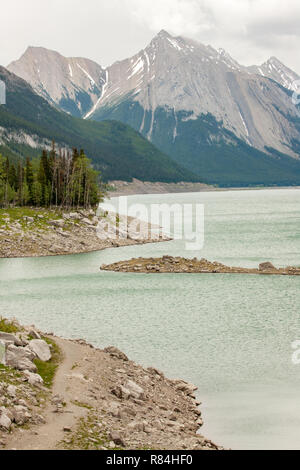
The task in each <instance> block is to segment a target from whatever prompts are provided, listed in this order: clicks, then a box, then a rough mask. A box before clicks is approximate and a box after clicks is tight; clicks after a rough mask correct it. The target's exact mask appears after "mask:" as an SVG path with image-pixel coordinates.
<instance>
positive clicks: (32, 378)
mask: <svg viewBox="0 0 300 470" xmlns="http://www.w3.org/2000/svg"><path fill="white" fill-rule="evenodd" d="M24 376H25V377H26V379H27V381H28V383H30V385H33V386H37V385H42V384H43V383H44V381H43V379H42V377H41V376H40V375H39V374H34V373H33V372H29V370H25V371H24Z"/></svg>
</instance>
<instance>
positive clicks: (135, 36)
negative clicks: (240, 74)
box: [0, 0, 300, 74]
mask: <svg viewBox="0 0 300 470" xmlns="http://www.w3.org/2000/svg"><path fill="white" fill-rule="evenodd" d="M0 18H1V27H0V44H1V46H2V47H1V52H0V64H2V65H4V66H6V65H8V63H10V62H11V61H12V60H15V59H17V58H19V57H20V55H21V54H22V53H23V52H24V51H25V49H26V48H27V46H29V45H31V46H44V47H47V48H49V49H54V50H57V51H58V52H60V53H62V54H63V55H66V56H82V57H87V58H90V59H93V60H95V61H96V62H98V63H100V64H101V65H103V66H106V65H109V64H111V63H112V62H114V61H116V60H120V59H124V58H125V57H129V56H131V55H133V54H135V53H136V52H138V51H139V50H140V49H142V48H144V47H145V46H146V45H147V44H148V43H149V42H150V40H151V39H152V37H153V36H154V35H155V34H156V33H158V32H159V31H160V30H161V29H166V30H167V31H168V32H169V33H171V34H174V35H184V36H186V37H190V38H193V39H196V40H198V41H200V42H202V43H204V44H211V45H212V46H214V47H216V48H219V47H223V48H224V49H226V50H227V51H228V52H229V53H230V54H231V55H232V56H233V57H234V58H235V59H237V60H238V61H239V62H241V63H242V64H245V65H250V64H254V63H255V64H260V63H262V62H264V61H265V60H267V59H268V58H269V57H270V56H273V55H274V56H276V57H278V59H280V60H281V61H283V62H284V63H285V64H286V65H288V66H289V67H291V68H292V69H294V70H295V71H296V72H298V73H299V74H300V1H299V0H284V1H283V0H84V1H83V0H6V1H3V0H2V1H1V9H0Z"/></svg>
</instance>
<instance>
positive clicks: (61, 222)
mask: <svg viewBox="0 0 300 470" xmlns="http://www.w3.org/2000/svg"><path fill="white" fill-rule="evenodd" d="M48 224H49V225H52V226H53V227H63V226H64V225H65V221H64V219H58V220H49V222H48Z"/></svg>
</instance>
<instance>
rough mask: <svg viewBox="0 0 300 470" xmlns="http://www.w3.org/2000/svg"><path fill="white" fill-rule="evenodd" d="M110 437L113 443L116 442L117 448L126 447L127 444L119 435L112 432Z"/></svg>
mask: <svg viewBox="0 0 300 470" xmlns="http://www.w3.org/2000/svg"><path fill="white" fill-rule="evenodd" d="M109 437H110V439H111V440H112V442H114V443H115V444H116V445H117V446H121V447H126V444H125V442H124V441H123V439H122V437H121V436H120V435H119V434H118V433H116V432H111V433H110V434H109Z"/></svg>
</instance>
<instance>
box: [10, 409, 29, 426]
mask: <svg viewBox="0 0 300 470" xmlns="http://www.w3.org/2000/svg"><path fill="white" fill-rule="evenodd" d="M11 412H12V415H13V420H14V422H15V423H16V424H18V425H23V424H25V423H27V422H28V421H29V420H30V418H31V414H30V413H29V411H28V408H27V407H26V406H22V405H16V406H14V407H13V408H12V410H11Z"/></svg>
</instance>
